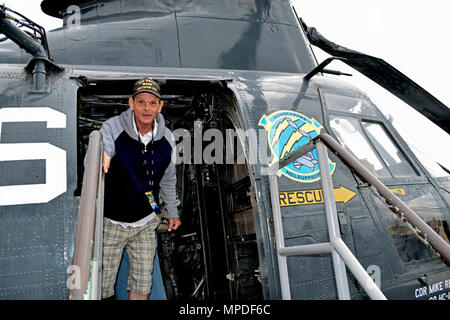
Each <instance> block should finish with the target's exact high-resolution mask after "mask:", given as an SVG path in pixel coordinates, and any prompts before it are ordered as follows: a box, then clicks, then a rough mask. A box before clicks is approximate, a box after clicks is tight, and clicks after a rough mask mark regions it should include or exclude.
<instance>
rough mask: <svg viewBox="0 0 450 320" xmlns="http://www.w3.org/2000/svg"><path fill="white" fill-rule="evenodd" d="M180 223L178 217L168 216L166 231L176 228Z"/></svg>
mask: <svg viewBox="0 0 450 320" xmlns="http://www.w3.org/2000/svg"><path fill="white" fill-rule="evenodd" d="M180 225H181V220H180V218H169V229H168V231H172V230H177V229H178V227H179V226H180Z"/></svg>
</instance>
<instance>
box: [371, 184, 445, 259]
mask: <svg viewBox="0 0 450 320" xmlns="http://www.w3.org/2000/svg"><path fill="white" fill-rule="evenodd" d="M426 191H427V190H425V193H423V192H420V194H414V195H412V196H408V198H409V200H408V199H402V200H404V201H405V202H406V203H407V205H408V206H409V207H410V208H411V209H412V210H414V212H416V213H417V214H418V215H419V216H420V217H421V218H422V219H423V220H424V221H425V222H426V223H427V224H428V225H429V226H430V227H432V228H433V229H434V231H436V232H437V233H438V234H439V235H440V236H441V237H442V238H443V239H444V240H445V241H447V242H449V240H448V237H449V236H450V234H449V229H448V224H447V221H446V220H445V219H444V216H443V214H442V211H441V209H440V208H439V205H438V204H437V202H436V201H435V200H434V198H433V195H432V193H431V191H430V192H426ZM373 199H374V200H375V205H376V207H377V208H378V211H379V212H380V214H381V217H382V219H383V220H384V222H385V223H386V225H387V227H388V230H389V233H390V234H391V237H392V240H393V241H394V245H395V248H396V249H397V252H398V255H399V256H400V259H401V260H402V261H403V262H404V263H406V262H411V261H415V260H419V259H424V258H429V257H432V252H431V250H429V249H428V248H427V247H426V246H425V244H424V243H423V242H422V241H420V240H419V239H418V237H417V236H416V235H415V234H414V233H413V231H412V230H411V229H410V228H408V226H407V225H406V224H405V223H404V222H402V221H401V220H400V219H399V218H398V217H396V216H395V215H394V213H393V212H392V211H391V210H390V209H389V208H388V207H387V205H386V203H385V202H384V201H382V200H381V199H380V198H379V197H376V196H374V198H373Z"/></svg>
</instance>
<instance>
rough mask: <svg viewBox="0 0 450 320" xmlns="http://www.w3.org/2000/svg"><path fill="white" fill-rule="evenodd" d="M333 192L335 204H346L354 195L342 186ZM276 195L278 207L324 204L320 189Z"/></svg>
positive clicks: (354, 193)
mask: <svg viewBox="0 0 450 320" xmlns="http://www.w3.org/2000/svg"><path fill="white" fill-rule="evenodd" d="M333 191H334V199H335V201H336V202H344V203H347V202H349V201H350V200H351V199H352V198H353V197H354V196H355V195H356V192H354V191H352V190H350V189H347V188H345V187H342V186H341V187H339V188H335V189H333ZM278 195H279V198H280V207H288V206H301V205H305V204H318V203H323V202H324V200H323V192H322V189H315V190H298V191H295V190H294V191H284V192H279V193H278Z"/></svg>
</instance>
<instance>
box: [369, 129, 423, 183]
mask: <svg viewBox="0 0 450 320" xmlns="http://www.w3.org/2000/svg"><path fill="white" fill-rule="evenodd" d="M362 124H363V127H364V128H365V129H366V131H367V136H368V137H369V139H370V141H371V142H372V144H373V146H374V147H375V149H376V150H377V151H378V154H380V155H381V157H382V158H383V160H384V161H385V162H386V163H387V165H388V167H389V170H390V171H391V172H392V174H393V175H394V176H395V177H411V176H414V175H416V173H415V171H414V170H413V168H412V167H411V166H410V165H409V163H408V162H407V160H406V158H405V156H404V155H403V153H402V152H401V151H400V150H399V149H398V148H397V146H396V145H395V144H394V143H393V142H392V139H391V138H390V137H389V136H388V134H387V133H386V131H385V130H384V128H383V127H382V126H381V125H380V124H378V123H370V122H364V121H363V122H362Z"/></svg>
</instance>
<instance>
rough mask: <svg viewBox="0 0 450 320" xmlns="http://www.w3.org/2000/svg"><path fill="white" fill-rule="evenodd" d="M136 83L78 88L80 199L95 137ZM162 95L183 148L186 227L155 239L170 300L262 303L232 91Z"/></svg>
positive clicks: (217, 86)
mask: <svg viewBox="0 0 450 320" xmlns="http://www.w3.org/2000/svg"><path fill="white" fill-rule="evenodd" d="M135 80H137V79H135ZM135 80H104V81H103V80H97V81H96V82H95V85H89V86H86V87H82V88H80V89H79V93H78V139H77V141H78V150H79V151H78V152H79V154H78V160H79V161H78V163H79V166H78V181H79V184H78V188H77V190H76V192H75V195H79V192H80V190H81V183H82V177H83V170H84V169H83V158H84V156H85V154H86V151H87V146H88V139H89V134H90V132H91V131H92V130H98V129H100V127H101V125H102V123H103V122H104V121H106V120H107V119H109V118H110V117H113V116H116V115H119V114H120V113H121V112H123V111H125V110H126V109H128V107H129V106H128V98H129V96H130V94H129V93H130V92H131V88H132V85H133V83H134V81H135ZM161 91H162V93H163V99H164V102H165V104H164V107H163V109H162V112H161V113H162V114H163V116H164V119H165V122H166V126H167V127H168V128H169V129H170V130H172V132H174V135H175V139H176V144H177V153H178V155H177V156H178V157H177V164H176V168H177V193H178V198H179V200H180V206H179V213H180V218H181V221H182V225H181V226H180V227H179V228H178V230H176V231H175V232H164V225H160V228H159V229H161V232H158V235H157V236H158V257H159V265H160V268H161V273H162V279H163V284H164V287H165V292H166V296H167V299H174V300H177V299H188V300H204V299H225V300H228V299H230V300H234V299H245V300H253V299H262V298H263V293H262V286H261V282H260V279H259V277H258V269H259V259H258V248H257V239H256V233H255V224H254V215H253V212H254V209H253V207H252V203H251V200H250V189H251V179H250V177H249V171H248V168H247V163H246V161H245V160H244V161H243V162H242V161H241V162H239V161H238V159H245V157H242V154H240V153H241V152H242V150H241V149H240V143H239V141H238V139H239V138H238V136H237V135H234V136H232V137H231V139H230V138H229V139H228V140H227V137H226V134H227V132H233V130H236V129H237V128H235V126H234V125H233V122H232V121H231V120H230V119H231V118H232V117H233V114H232V113H230V110H237V108H236V106H235V103H236V102H235V101H236V99H235V98H234V96H233V94H232V92H231V91H230V90H229V89H227V88H226V86H223V85H222V84H221V83H219V82H210V81H184V80H183V81H182V80H165V81H164V82H161ZM231 112H233V111H231ZM220 140H222V142H225V141H227V142H230V141H231V142H232V144H231V150H232V151H233V152H234V153H233V155H234V159H233V161H232V162H230V161H228V160H227V161H225V157H226V156H227V154H226V150H225V147H228V148H229V147H230V146H229V145H227V146H225V143H223V144H221V143H220ZM212 146H215V147H212ZM199 147H200V148H199ZM199 151H200V152H199ZM206 156H209V157H210V159H209V160H208V159H206ZM221 157H222V158H221ZM211 159H212V160H213V161H211ZM221 160H223V161H221ZM163 220H164V219H163Z"/></svg>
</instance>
